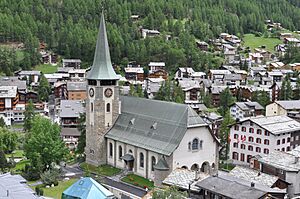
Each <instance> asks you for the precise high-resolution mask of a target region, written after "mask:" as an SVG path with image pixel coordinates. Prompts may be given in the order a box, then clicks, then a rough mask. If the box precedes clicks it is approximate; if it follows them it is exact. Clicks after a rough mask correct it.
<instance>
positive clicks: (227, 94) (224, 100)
mask: <svg viewBox="0 0 300 199" xmlns="http://www.w3.org/2000/svg"><path fill="white" fill-rule="evenodd" d="M234 101H235V99H234V97H233V96H232V94H231V91H230V89H229V88H228V87H227V88H225V90H224V91H222V92H221V93H220V108H219V112H220V113H221V115H222V116H225V114H226V112H227V111H228V110H229V107H230V105H232V104H233V103H234Z"/></svg>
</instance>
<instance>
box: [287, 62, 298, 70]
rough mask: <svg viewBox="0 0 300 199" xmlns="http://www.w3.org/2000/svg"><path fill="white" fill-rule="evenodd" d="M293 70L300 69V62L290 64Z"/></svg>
mask: <svg viewBox="0 0 300 199" xmlns="http://www.w3.org/2000/svg"><path fill="white" fill-rule="evenodd" d="M289 65H290V66H291V68H292V70H293V71H300V63H293V64H289Z"/></svg>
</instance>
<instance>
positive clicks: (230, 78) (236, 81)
mask: <svg viewBox="0 0 300 199" xmlns="http://www.w3.org/2000/svg"><path fill="white" fill-rule="evenodd" d="M241 83H242V76H241V75H240V74H225V76H224V85H227V86H230V85H233V86H239V85H241ZM244 83H245V82H244Z"/></svg>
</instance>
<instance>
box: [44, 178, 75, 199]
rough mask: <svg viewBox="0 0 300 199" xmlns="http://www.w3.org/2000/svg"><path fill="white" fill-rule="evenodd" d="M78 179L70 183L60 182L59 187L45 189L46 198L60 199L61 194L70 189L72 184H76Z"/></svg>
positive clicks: (69, 181) (71, 180)
mask: <svg viewBox="0 0 300 199" xmlns="http://www.w3.org/2000/svg"><path fill="white" fill-rule="evenodd" d="M77 180H78V179H70V180H68V181H59V183H58V185H57V186H55V187H50V188H43V190H44V196H47V197H51V198H55V199H60V198H61V194H62V193H63V192H64V191H65V190H66V189H67V188H69V186H71V185H72V184H74V183H75V182H76V181H77Z"/></svg>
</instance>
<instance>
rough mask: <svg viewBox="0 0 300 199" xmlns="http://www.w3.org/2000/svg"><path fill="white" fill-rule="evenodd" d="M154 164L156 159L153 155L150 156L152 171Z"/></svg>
mask: <svg viewBox="0 0 300 199" xmlns="http://www.w3.org/2000/svg"><path fill="white" fill-rule="evenodd" d="M155 164H156V159H155V157H154V156H152V158H151V171H154V165H155Z"/></svg>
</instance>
